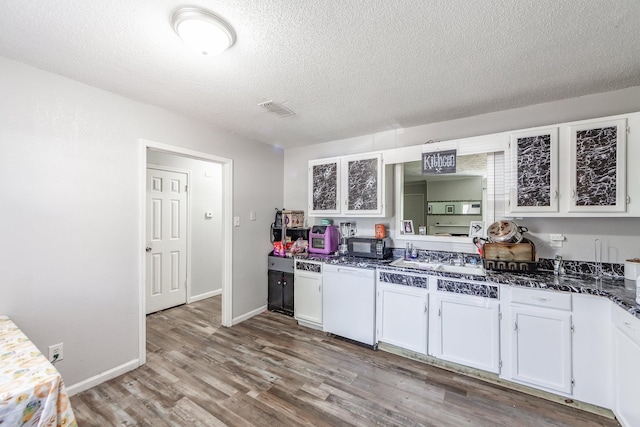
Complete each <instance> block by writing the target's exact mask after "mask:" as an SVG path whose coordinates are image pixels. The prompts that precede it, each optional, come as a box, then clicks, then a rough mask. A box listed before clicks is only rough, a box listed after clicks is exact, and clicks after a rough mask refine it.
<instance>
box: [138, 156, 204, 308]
mask: <svg viewBox="0 0 640 427" xmlns="http://www.w3.org/2000/svg"><path fill="white" fill-rule="evenodd" d="M145 153H146V150H145ZM149 169H154V170H161V171H166V172H176V173H182V174H185V175H186V176H187V188H190V187H189V186H191V171H190V170H188V169H180V168H175V167H172V166H163V165H157V164H152V163H147V170H149ZM145 182H146V177H145ZM145 185H148V183H147V184H145ZM147 191H148V189H147ZM186 196H187V214H186V218H185V220H186V221H187V227H186V228H187V236H186V240H187V243H186V253H185V257H186V260H185V262H186V274H187V278H186V282H185V284H184V292H185V301H186V303H187V304H190V303H191V241H192V239H191V195H190V194H189V191H188V190H187V193H186ZM145 197H146V194H145ZM145 209H146V204H145ZM148 214H149V212H147V211H146V210H145V212H144V215H145V241H144V244H145V247H146V246H147V244H148V243H149V240H148V237H149V236H146V226H147V222H146V221H147V220H148V219H149V218H148V217H147V215H148ZM145 258H146V256H145ZM146 269H147V266H146V260H145V292H146V286H147V284H146V278H147V277H146ZM146 304H147V297H146V294H145V309H146ZM145 311H146V310H145Z"/></svg>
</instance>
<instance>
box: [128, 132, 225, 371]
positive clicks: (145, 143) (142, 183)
mask: <svg viewBox="0 0 640 427" xmlns="http://www.w3.org/2000/svg"><path fill="white" fill-rule="evenodd" d="M139 142H140V143H139V147H138V148H139V151H138V172H139V175H138V202H139V209H140V215H139V221H140V222H139V224H138V234H139V236H138V242H139V248H140V251H139V256H138V271H139V277H138V300H139V304H138V319H139V323H138V337H139V341H138V353H139V354H138V360H139V362H140V365H144V364H145V363H146V360H147V345H146V341H147V321H146V314H145V307H146V301H145V290H146V289H145V283H146V256H145V255H146V252H145V250H144V249H145V247H146V229H147V204H146V192H147V179H146V177H147V149H152V150H156V151H161V152H164V153H168V154H174V155H177V156H182V157H188V158H192V159H196V160H204V161H208V162H213V163H218V164H220V165H221V166H222V257H223V259H222V317H221V318H222V321H221V323H222V326H226V327H230V326H233V313H232V308H233V301H232V295H233V292H232V291H233V288H232V283H233V228H232V226H231V225H232V219H233V160H232V159H228V158H225V157H220V156H216V155H213V154H209V153H204V152H201V151H195V150H190V149H187V148H183V147H178V146H175V145H169V144H164V143H161V142H157V141H151V140H148V139H142V138H141V139H139Z"/></svg>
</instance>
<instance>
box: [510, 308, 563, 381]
mask: <svg viewBox="0 0 640 427" xmlns="http://www.w3.org/2000/svg"><path fill="white" fill-rule="evenodd" d="M511 327H512V328H513V336H512V340H511V346H512V348H511V379H512V380H514V381H517V382H522V383H525V384H528V385H534V386H537V387H540V388H544V389H547V390H550V391H560V392H563V393H567V394H570V393H571V313H568V312H563V311H559V310H542V309H541V310H537V309H533V308H521V307H513V306H512V307H511Z"/></svg>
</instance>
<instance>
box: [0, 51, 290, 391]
mask: <svg viewBox="0 0 640 427" xmlns="http://www.w3.org/2000/svg"><path fill="white" fill-rule="evenodd" d="M0 93H1V94H2V96H1V97H0V180H1V181H2V182H3V183H4V184H3V185H2V187H1V189H0V199H1V200H2V205H1V207H0V227H2V231H1V233H0V235H1V236H2V245H0V259H1V260H2V261H1V262H0V278H1V279H0V313H3V314H7V315H9V316H10V317H11V318H12V319H13V320H14V321H15V322H16V323H17V324H18V326H20V327H21V328H22V329H23V331H24V332H25V333H26V334H27V335H28V336H29V337H30V338H31V339H32V340H33V341H34V342H35V344H36V345H37V346H38V347H39V348H40V349H41V350H46V348H47V347H48V346H49V345H50V344H55V343H59V342H64V356H65V357H64V360H63V361H61V362H59V363H58V364H57V365H56V366H57V367H58V368H59V370H60V371H61V373H62V375H63V376H64V378H65V382H66V383H67V385H74V384H76V383H79V382H81V381H84V380H86V379H88V378H90V377H92V376H95V375H99V374H101V373H103V372H105V371H107V370H110V369H113V368H115V367H118V366H120V365H123V364H125V363H129V362H131V361H135V360H136V359H137V358H138V303H139V302H138V294H139V292H138V289H139V288H138V286H139V283H138V278H139V270H138V267H139V259H140V256H141V254H143V251H144V248H141V247H139V235H140V230H139V224H140V214H141V212H140V203H141V202H140V200H139V188H140V187H141V186H142V185H143V184H142V183H141V182H139V179H140V176H141V171H139V162H140V159H139V153H140V146H141V143H140V139H141V138H144V139H147V140H152V141H158V142H162V143H166V144H171V145H177V146H181V147H184V148H187V149H191V150H196V151H201V152H205V153H211V154H214V155H217V156H221V157H225V158H230V159H233V162H234V177H233V178H234V183H233V186H234V198H233V205H234V206H233V210H234V215H237V216H240V217H241V226H240V227H238V228H234V229H233V258H234V265H233V317H234V318H236V317H239V316H241V315H243V314H245V313H248V312H251V311H253V310H256V309H260V308H261V307H263V306H265V305H266V300H267V286H266V274H267V267H266V254H267V253H268V251H269V250H270V243H269V239H268V229H269V224H270V223H271V221H272V219H273V208H274V206H282V205H283V190H282V182H283V169H284V168H283V152H282V151H281V150H278V149H275V148H273V147H271V146H268V145H265V144H260V143H255V142H252V141H248V140H245V139H243V138H240V137H238V136H235V135H232V134H229V133H226V132H223V131H221V130H217V129H215V128H212V127H210V126H207V125H205V124H203V123H200V122H196V121H193V120H189V119H186V118H184V117H181V116H179V115H176V114H173V113H170V112H168V111H166V110H162V109H159V108H155V107H151V106H149V105H145V104H141V103H138V102H134V101H131V100H128V99H125V98H122V97H120V96H117V95H114V94H112V93H109V92H105V91H103V90H99V89H96V88H93V87H90V86H86V85H84V84H80V83H77V82H74V81H72V80H69V79H66V78H63V77H60V76H58V75H54V74H51V73H47V72H43V71H41V70H38V69H36V68H32V67H28V66H25V65H23V64H20V63H17V62H14V61H10V60H7V59H4V58H0ZM250 210H255V211H256V212H257V221H249V211H250Z"/></svg>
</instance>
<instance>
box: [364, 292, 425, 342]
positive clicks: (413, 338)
mask: <svg viewBox="0 0 640 427" xmlns="http://www.w3.org/2000/svg"><path fill="white" fill-rule="evenodd" d="M376 296H377V298H376V339H377V341H378V342H384V343H387V344H391V345H395V346H397V347H401V348H405V349H407V350H411V351H415V352H416V353H421V354H427V332H428V331H427V325H428V318H429V311H428V310H429V305H428V304H429V292H428V290H427V289H424V288H417V287H413V286H406V285H398V284H392V283H383V282H380V281H378V285H377V293H376Z"/></svg>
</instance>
